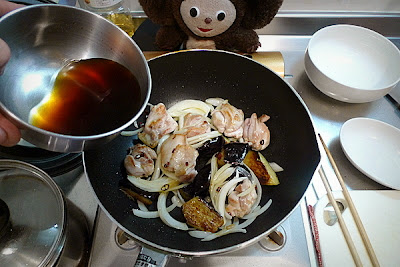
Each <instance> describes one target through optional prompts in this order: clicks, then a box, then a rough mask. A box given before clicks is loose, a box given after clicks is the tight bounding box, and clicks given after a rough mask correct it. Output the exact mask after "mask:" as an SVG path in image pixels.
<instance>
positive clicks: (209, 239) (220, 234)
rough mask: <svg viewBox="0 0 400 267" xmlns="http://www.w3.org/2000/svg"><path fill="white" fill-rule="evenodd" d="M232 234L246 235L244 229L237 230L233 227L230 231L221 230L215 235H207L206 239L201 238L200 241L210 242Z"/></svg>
mask: <svg viewBox="0 0 400 267" xmlns="http://www.w3.org/2000/svg"><path fill="white" fill-rule="evenodd" d="M232 233H244V234H245V233H247V231H246V229H240V228H237V227H233V228H230V229H224V230H221V231H219V232H216V233H213V234H211V235H208V236H207V237H205V238H203V239H202V240H201V241H211V240H213V239H215V238H218V237H220V236H224V235H227V234H232Z"/></svg>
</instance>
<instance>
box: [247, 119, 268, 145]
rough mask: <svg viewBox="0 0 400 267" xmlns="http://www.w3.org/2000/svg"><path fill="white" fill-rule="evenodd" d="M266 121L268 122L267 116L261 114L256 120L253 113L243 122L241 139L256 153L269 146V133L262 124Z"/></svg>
mask: <svg viewBox="0 0 400 267" xmlns="http://www.w3.org/2000/svg"><path fill="white" fill-rule="evenodd" d="M267 120H269V116H268V115H265V114H263V115H262V116H261V117H259V118H258V119H257V114H256V113H253V114H252V115H251V117H250V118H247V119H246V120H245V121H244V125H243V139H244V141H245V142H247V143H249V144H250V146H251V147H252V148H253V149H254V150H256V151H260V150H263V149H265V148H266V147H267V146H268V145H269V142H270V133H269V129H268V127H267V125H265V123H264V122H266V121H267Z"/></svg>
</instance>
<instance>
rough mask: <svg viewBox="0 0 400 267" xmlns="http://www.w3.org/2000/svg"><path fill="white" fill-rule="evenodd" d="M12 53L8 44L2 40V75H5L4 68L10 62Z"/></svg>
mask: <svg viewBox="0 0 400 267" xmlns="http://www.w3.org/2000/svg"><path fill="white" fill-rule="evenodd" d="M10 57H11V51H10V48H9V47H8V45H7V44H6V42H4V41H3V40H2V39H0V75H1V74H3V71H4V68H5V66H6V64H7V62H8V60H10Z"/></svg>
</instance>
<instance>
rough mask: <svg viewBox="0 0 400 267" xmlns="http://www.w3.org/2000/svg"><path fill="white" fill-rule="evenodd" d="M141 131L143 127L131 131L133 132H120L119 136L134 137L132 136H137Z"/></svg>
mask: <svg viewBox="0 0 400 267" xmlns="http://www.w3.org/2000/svg"><path fill="white" fill-rule="evenodd" d="M142 131H143V127H141V128H139V129H136V130H133V131H122V132H121V135H122V136H134V135H137V134H138V133H140V132H142Z"/></svg>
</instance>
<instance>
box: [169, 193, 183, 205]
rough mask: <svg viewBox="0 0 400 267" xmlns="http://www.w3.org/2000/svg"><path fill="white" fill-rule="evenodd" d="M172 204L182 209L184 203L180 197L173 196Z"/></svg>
mask: <svg viewBox="0 0 400 267" xmlns="http://www.w3.org/2000/svg"><path fill="white" fill-rule="evenodd" d="M171 201H172V203H174V204H175V205H176V206H177V207H179V208H180V207H182V205H183V203H182V202H181V200H180V199H179V197H178V196H177V195H175V196H173V197H172V198H171Z"/></svg>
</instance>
